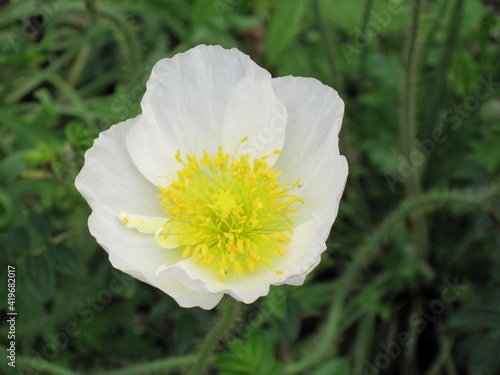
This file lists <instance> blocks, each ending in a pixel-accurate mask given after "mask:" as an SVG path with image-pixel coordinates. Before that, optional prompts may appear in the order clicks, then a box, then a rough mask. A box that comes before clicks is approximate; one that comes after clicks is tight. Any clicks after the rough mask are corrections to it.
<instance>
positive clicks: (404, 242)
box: [0, 0, 500, 375]
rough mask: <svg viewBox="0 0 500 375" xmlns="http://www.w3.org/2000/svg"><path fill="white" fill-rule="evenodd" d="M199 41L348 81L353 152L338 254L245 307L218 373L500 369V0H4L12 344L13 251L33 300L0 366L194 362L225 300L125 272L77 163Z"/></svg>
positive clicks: (479, 373)
mask: <svg viewBox="0 0 500 375" xmlns="http://www.w3.org/2000/svg"><path fill="white" fill-rule="evenodd" d="M201 43H205V44H220V45H222V46H224V47H227V48H230V47H237V48H238V49H240V50H241V51H243V52H245V53H247V54H249V55H250V56H251V57H252V59H253V60H254V61H256V62H257V63H258V64H260V65H261V66H263V67H265V68H266V69H268V70H269V71H270V72H271V73H272V75H273V76H284V75H295V76H305V77H315V78H317V79H319V80H321V81H322V82H323V83H325V84H328V85H330V86H332V87H333V88H335V89H336V90H338V91H339V93H340V95H341V97H342V98H343V99H344V101H345V104H346V116H345V120H344V125H343V129H342V132H341V152H342V153H343V154H344V155H346V157H347V159H348V161H349V165H350V176H349V179H348V182H347V186H346V189H345V194H344V197H343V199H342V203H341V205H340V213H339V216H338V218H337V220H336V222H335V224H334V227H333V231H332V234H331V236H330V239H329V241H328V251H326V252H325V254H324V257H323V260H322V262H321V263H320V265H319V266H318V267H317V268H316V269H315V271H314V272H313V273H312V274H311V275H309V277H308V278H307V281H306V284H305V285H304V286H301V287H280V288H274V289H272V291H271V293H270V295H269V296H267V297H265V298H261V299H260V300H259V301H257V302H256V303H254V304H253V305H251V306H247V307H246V308H245V310H244V311H243V313H242V315H241V316H240V318H239V321H238V324H237V326H236V328H235V329H234V330H233V333H232V334H231V335H228V336H225V337H224V338H223V340H222V342H221V343H220V344H219V345H218V346H216V347H214V348H213V349H214V352H213V357H212V361H211V369H210V371H209V373H214V374H224V375H230V374H234V375H238V374H259V375H279V374H313V375H331V374H333V375H365V374H368V375H376V374H379V373H380V374H403V375H420V374H425V375H438V374H446V375H458V374H467V375H495V374H500V355H499V353H500V201H499V197H500V193H499V172H500V3H499V2H498V1H493V0H489V1H480V0H434V1H430V0H429V1H418V0H411V1H409V0H408V1H407V0H401V1H399V2H398V1H385V0H276V1H271V0H251V1H243V0H190V1H182V0H164V1H160V0H144V1H132V0H122V1H118V0H100V1H92V0H89V1H72V0H52V1H24V0H17V1H0V246H1V250H2V252H1V269H2V270H1V273H0V275H1V276H0V278H1V280H2V282H1V283H0V285H1V287H0V306H1V308H2V310H5V313H2V323H1V325H0V341H1V343H2V345H1V348H2V352H3V353H4V354H5V352H6V349H7V348H8V346H9V345H10V344H9V341H10V340H8V339H7V335H8V329H9V326H8V325H7V324H6V320H7V315H6V312H7V311H8V308H9V307H10V305H9V304H8V296H7V276H8V273H7V267H8V265H10V266H13V267H15V270H16V271H15V272H16V300H15V309H16V311H17V312H18V315H17V318H16V319H17V321H16V323H17V324H16V340H15V341H16V368H15V369H13V368H11V367H9V366H8V365H7V363H8V362H9V361H8V360H6V359H5V355H4V354H2V361H1V367H0V372H1V373H2V374H17V373H20V374H63V375H72V374H73V375H74V374H101V373H105V372H106V371H109V373H110V374H122V375H123V374H150V373H151V374H166V373H183V372H184V371H185V370H186V369H189V367H190V365H191V364H192V363H193V360H194V357H193V353H196V352H197V348H198V347H199V345H200V342H201V341H202V340H203V337H205V335H206V332H207V331H208V330H209V329H210V328H211V327H212V326H213V324H214V323H213V319H214V317H215V316H216V314H217V312H216V311H203V310H201V309H197V308H194V309H182V308H180V307H178V306H177V304H176V303H175V302H174V301H173V300H172V299H171V298H170V297H168V296H167V295H164V294H163V293H161V292H160V291H159V290H156V289H154V288H152V287H150V286H149V285H146V284H143V283H141V282H139V281H137V280H134V279H132V278H130V277H128V276H126V275H123V274H122V273H120V272H118V271H116V270H113V268H112V267H111V265H110V263H109V261H108V260H107V254H106V253H105V252H104V251H103V250H102V249H100V248H99V246H98V245H97V243H96V241H95V240H94V239H93V238H92V237H91V236H90V235H89V233H88V229H87V225H86V221H87V218H88V215H89V213H90V210H89V208H88V206H87V204H86V202H85V201H84V200H83V198H82V197H80V196H79V194H78V193H77V191H76V190H75V188H74V179H75V176H76V174H77V173H78V171H79V170H80V168H81V166H82V164H83V155H84V152H85V151H86V150H87V149H88V148H89V147H90V146H91V145H92V142H93V140H94V138H96V137H97V135H98V133H99V132H100V131H103V130H106V129H108V128H109V127H110V126H111V125H112V124H114V123H117V122H119V121H122V120H124V119H127V118H130V117H133V116H135V115H136V114H138V113H139V112H140V106H139V102H140V99H141V97H142V95H143V93H144V91H145V82H146V80H147V78H148V76H149V74H150V71H151V68H152V66H153V64H154V63H155V62H156V61H158V60H159V59H161V58H165V57H171V56H173V55H174V54H176V53H178V52H183V51H185V50H187V49H189V48H191V47H193V46H196V45H198V44H201ZM171 358H176V359H175V360H173V361H172V360H171ZM163 359H167V360H165V361H162V360H163ZM120 369H121V370H120Z"/></svg>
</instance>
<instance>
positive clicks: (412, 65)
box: [400, 0, 428, 258]
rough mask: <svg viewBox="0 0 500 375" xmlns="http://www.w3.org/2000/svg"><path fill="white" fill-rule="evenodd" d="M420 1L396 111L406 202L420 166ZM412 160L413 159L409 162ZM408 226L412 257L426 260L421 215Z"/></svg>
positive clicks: (417, 191) (416, 188)
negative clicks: (407, 167) (406, 166)
mask: <svg viewBox="0 0 500 375" xmlns="http://www.w3.org/2000/svg"><path fill="white" fill-rule="evenodd" d="M423 3H424V0H413V3H412V23H411V29H410V35H409V37H408V40H407V45H406V61H405V65H406V70H405V73H404V79H403V88H402V91H401V109H400V135H401V145H402V149H403V157H404V159H405V160H406V162H407V163H408V164H409V165H410V166H411V167H412V168H411V173H410V175H409V176H408V178H407V179H406V180H405V185H406V186H405V187H406V194H407V196H408V198H410V199H415V198H418V197H419V196H420V195H421V194H422V192H421V185H420V173H419V172H420V171H419V165H418V164H420V163H421V162H419V161H418V160H414V159H415V155H418V156H419V157H420V158H422V157H423V155H422V153H420V152H419V151H418V149H417V113H418V110H417V103H416V93H417V83H418V68H419V62H420V47H421V43H420V39H421V38H420V34H421V32H420V29H419V28H420V23H421V19H422V13H423V8H424V4H423ZM412 156H413V158H412ZM410 221H411V225H412V234H413V241H414V243H415V247H416V256H417V257H419V258H425V257H426V256H427V242H428V238H427V225H426V222H425V216H424V213H423V211H417V212H415V213H414V214H412V215H411V216H410Z"/></svg>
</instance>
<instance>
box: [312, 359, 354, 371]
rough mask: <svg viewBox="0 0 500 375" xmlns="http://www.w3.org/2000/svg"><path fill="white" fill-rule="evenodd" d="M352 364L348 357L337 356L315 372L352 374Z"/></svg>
mask: <svg viewBox="0 0 500 375" xmlns="http://www.w3.org/2000/svg"><path fill="white" fill-rule="evenodd" d="M350 374H351V366H350V365H349V360H348V359H347V358H335V359H332V360H331V361H328V362H327V363H325V364H324V365H323V366H321V367H320V368H319V369H317V370H316V371H315V372H314V375H350Z"/></svg>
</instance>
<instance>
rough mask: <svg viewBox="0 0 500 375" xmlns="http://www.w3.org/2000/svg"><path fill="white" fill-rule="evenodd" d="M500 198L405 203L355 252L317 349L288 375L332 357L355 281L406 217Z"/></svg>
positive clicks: (495, 194) (499, 193)
mask: <svg viewBox="0 0 500 375" xmlns="http://www.w3.org/2000/svg"><path fill="white" fill-rule="evenodd" d="M499 198H500V188H499V186H494V187H493V189H492V190H491V191H488V192H486V193H484V194H482V195H479V196H472V195H469V194H464V193H459V192H439V191H438V192H432V193H428V194H426V195H423V196H421V197H418V198H415V199H411V200H407V201H404V202H403V203H402V204H401V205H400V206H399V208H398V209H397V210H396V211H394V212H393V213H392V214H391V215H389V216H388V217H387V218H386V219H385V220H384V221H383V222H382V223H381V224H380V226H379V227H378V228H377V230H376V231H375V232H374V233H373V234H372V235H371V236H370V237H369V238H368V239H367V240H366V241H365V242H364V243H363V244H362V245H361V246H360V247H359V248H358V249H357V250H356V251H355V252H354V254H355V255H354V256H353V261H352V263H351V264H350V265H349V266H348V267H347V269H346V270H345V271H344V273H343V274H342V275H341V276H340V278H339V280H338V284H337V292H336V293H335V294H334V299H333V302H332V305H331V306H330V309H329V312H328V316H327V318H326V322H325V325H324V327H323V329H322V330H320V332H321V336H320V337H319V338H318V340H317V345H315V346H314V348H313V349H312V350H311V351H310V352H308V353H307V355H305V356H304V358H303V359H302V360H301V361H299V362H297V363H294V364H291V365H290V366H288V367H287V368H286V370H285V373H286V374H297V373H300V372H302V371H306V370H308V371H309V370H310V369H311V368H312V367H313V366H314V365H315V364H317V363H318V362H319V361H321V360H322V359H323V358H324V357H325V356H326V355H327V354H328V353H331V347H332V345H335V343H336V340H338V338H339V336H340V330H339V322H340V319H341V316H342V312H343V309H344V303H345V300H346V297H347V295H348V293H349V291H350V289H351V287H352V286H353V285H354V284H355V280H356V277H357V276H358V275H359V274H360V272H361V270H362V268H363V267H365V266H366V265H367V264H368V263H369V261H370V260H371V259H372V257H373V256H374V255H375V253H376V250H377V249H378V248H379V247H380V245H381V244H382V242H383V241H384V240H385V239H387V238H388V237H389V235H390V233H391V232H393V229H394V227H395V226H396V225H397V224H398V223H399V222H401V220H403V219H404V218H405V217H407V216H408V215H410V214H411V213H413V212H414V211H416V210H423V209H427V210H431V209H434V210H435V209H437V208H439V207H441V206H442V205H444V204H452V205H457V206H463V207H467V208H470V207H474V208H477V207H481V206H483V205H485V204H488V203H490V202H492V201H495V200H497V201H498V199H499Z"/></svg>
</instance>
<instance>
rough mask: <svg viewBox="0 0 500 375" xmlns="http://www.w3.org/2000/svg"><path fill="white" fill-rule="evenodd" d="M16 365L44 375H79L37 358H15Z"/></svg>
mask: <svg viewBox="0 0 500 375" xmlns="http://www.w3.org/2000/svg"><path fill="white" fill-rule="evenodd" d="M2 348H3V347H2ZM16 364H17V366H18V367H19V368H23V367H27V368H30V369H33V370H36V371H42V372H43V373H44V374H52V375H79V374H78V373H77V372H74V371H72V370H69V369H67V368H64V367H62V366H59V365H56V364H55V363H51V362H47V361H45V360H41V359H38V358H26V357H19V356H17V357H16Z"/></svg>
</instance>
